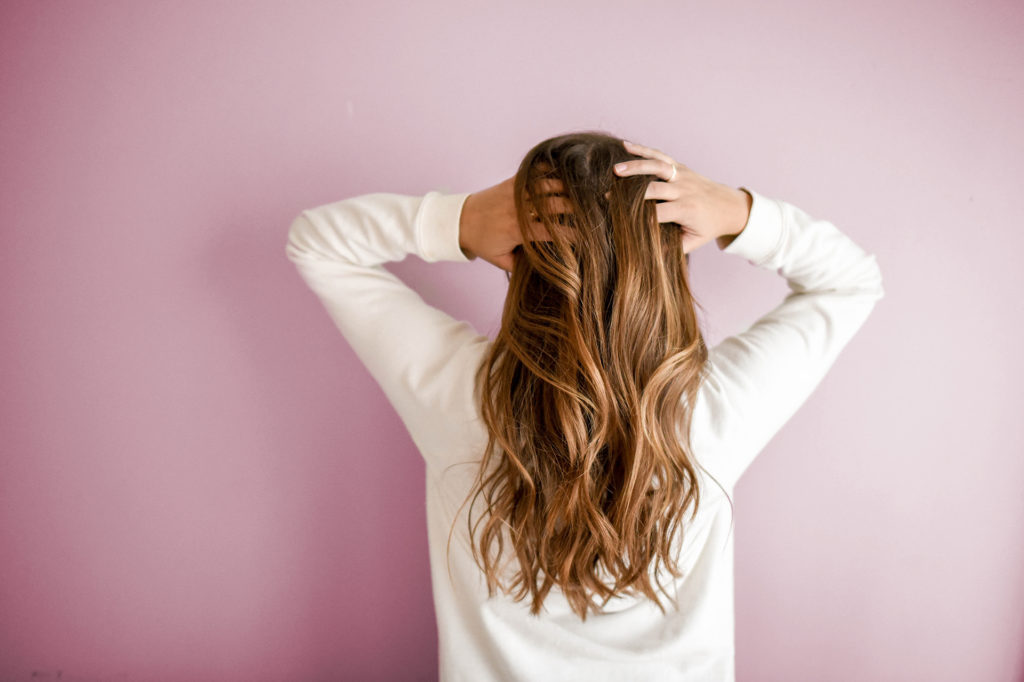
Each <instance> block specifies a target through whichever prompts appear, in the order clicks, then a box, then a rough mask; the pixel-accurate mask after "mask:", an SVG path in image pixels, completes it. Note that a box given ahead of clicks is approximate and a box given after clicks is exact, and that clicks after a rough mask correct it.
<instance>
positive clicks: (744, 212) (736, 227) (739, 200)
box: [715, 188, 754, 249]
mask: <svg viewBox="0 0 1024 682" xmlns="http://www.w3.org/2000/svg"><path fill="white" fill-rule="evenodd" d="M733 196H734V197H735V206H736V210H735V217H734V218H733V219H732V221H731V222H730V224H731V225H732V227H730V228H727V231H726V232H725V233H724V234H721V235H719V236H718V237H717V238H716V240H715V241H716V242H717V243H718V248H719V249H725V248H728V246H729V244H731V243H732V242H733V240H734V239H736V237H738V236H739V235H740V233H741V232H743V230H745V229H746V228H747V222H748V221H749V220H750V209H751V207H752V206H753V204H754V198H753V197H752V196H751V195H750V192H748V191H747V190H745V189H742V188H736V189H734V190H733Z"/></svg>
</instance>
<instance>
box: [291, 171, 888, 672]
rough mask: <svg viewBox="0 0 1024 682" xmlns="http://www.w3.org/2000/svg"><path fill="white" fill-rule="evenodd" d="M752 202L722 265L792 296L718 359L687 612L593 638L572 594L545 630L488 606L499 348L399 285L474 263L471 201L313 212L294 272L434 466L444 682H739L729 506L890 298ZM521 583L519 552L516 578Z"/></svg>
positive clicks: (811, 224) (642, 613)
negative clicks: (473, 506)
mask: <svg viewBox="0 0 1024 682" xmlns="http://www.w3.org/2000/svg"><path fill="white" fill-rule="evenodd" d="M744 189H745V191H747V192H748V193H749V194H750V196H751V199H752V202H751V206H750V212H749V218H748V220H747V223H746V225H745V226H744V228H743V229H742V231H741V232H740V233H739V235H738V236H737V237H735V238H734V239H733V240H732V241H731V243H729V244H728V245H727V246H725V248H723V249H722V251H723V252H724V253H726V254H728V255H735V256H740V257H742V258H744V259H746V260H748V261H749V262H750V263H751V264H753V265H757V266H759V267H761V268H764V269H766V270H770V271H773V272H777V273H778V274H779V275H781V276H783V277H784V278H786V280H787V282H788V284H789V288H790V291H789V293H788V294H787V296H786V297H785V298H784V300H783V301H782V302H780V303H779V304H778V305H777V306H776V307H775V308H774V309H773V310H771V311H769V312H768V313H766V314H765V315H764V316H762V317H761V318H760V319H758V320H757V321H756V322H755V323H754V324H753V325H751V326H750V327H749V328H748V329H747V330H745V331H744V332H742V333H740V334H736V335H734V336H730V337H728V338H726V339H725V340H723V341H722V342H721V343H719V344H718V345H717V346H715V347H714V348H711V349H710V352H709V354H708V361H707V371H706V374H705V377H704V380H703V381H702V383H701V384H700V386H699V390H698V392H697V393H696V400H695V402H694V404H693V406H692V422H691V426H690V430H689V433H688V434H683V433H679V437H680V439H683V437H684V436H686V435H688V436H689V439H690V443H691V446H692V454H693V455H694V458H695V461H696V463H697V464H698V465H699V467H698V480H699V484H700V488H701V495H702V499H701V504H700V506H699V508H698V510H697V515H696V517H695V518H693V519H692V520H689V519H688V520H687V522H686V524H685V526H684V533H683V536H682V537H683V541H682V545H681V546H679V547H678V554H677V555H676V558H677V560H678V568H679V569H681V571H680V573H681V575H680V576H679V577H677V578H672V579H671V580H669V581H668V582H664V583H663V584H665V585H666V586H667V588H668V592H669V593H670V594H671V596H672V597H673V598H674V599H675V600H676V602H677V603H675V604H672V603H668V604H667V608H666V611H665V613H662V611H661V610H660V609H659V607H658V606H657V605H656V604H654V602H652V601H651V600H649V599H647V598H646V597H642V596H641V597H628V596H627V597H615V598H613V599H611V600H610V601H609V602H608V603H607V604H605V607H604V608H603V610H602V612H600V613H597V614H591V615H589V616H588V617H587V618H586V619H585V620H583V619H581V618H580V617H579V616H578V614H577V612H576V610H575V609H573V608H572V605H571V604H570V601H569V600H567V599H566V598H565V597H564V595H563V594H561V593H560V591H559V590H558V589H557V588H556V589H552V590H551V592H549V593H548V594H547V597H546V598H545V600H544V602H543V608H542V609H541V611H540V613H538V614H537V615H533V614H531V613H530V608H529V603H528V602H523V601H517V600H515V599H513V598H512V597H510V596H509V595H507V594H504V593H502V592H500V591H499V592H498V593H497V594H495V595H493V596H490V597H489V596H488V589H487V584H486V581H485V576H484V574H483V573H482V572H481V570H480V567H479V565H478V563H477V562H476V561H475V560H474V558H473V556H472V549H471V548H472V545H471V543H472V538H471V537H470V533H469V530H468V528H467V524H466V523H465V520H466V518H467V517H466V514H467V512H468V511H469V508H468V505H463V502H464V501H466V496H467V494H468V492H469V491H471V490H472V489H473V487H474V481H475V480H476V477H477V474H478V472H479V469H480V462H481V457H482V454H483V452H484V451H485V449H486V445H487V440H488V439H487V436H488V432H487V429H486V428H484V424H483V422H482V420H481V415H480V405H481V397H482V396H481V395H480V392H479V383H478V382H477V381H476V371H477V370H478V369H479V367H480V365H481V363H482V362H483V359H484V358H485V357H486V356H487V353H488V351H489V350H490V349H491V344H492V343H493V342H492V341H491V340H490V339H489V338H488V337H486V336H483V335H481V334H479V333H478V332H477V331H476V330H475V329H473V327H472V326H471V325H470V324H468V323H467V322H464V321H460V320H456V319H454V318H452V317H450V316H449V315H447V314H446V313H444V312H443V311H441V310H439V309H437V308H434V307H432V306H429V305H427V304H426V303H424V302H423V300H422V299H421V298H420V297H419V295H418V294H416V293H415V292H414V291H412V290H411V289H409V288H408V287H406V286H405V285H404V283H402V282H401V281H400V280H399V279H398V278H397V277H395V276H394V275H392V274H391V273H390V272H388V271H387V270H385V269H384V268H383V267H381V266H382V264H383V263H385V262H388V261H397V260H402V259H403V258H404V257H405V256H406V255H407V254H410V253H412V254H415V255H417V256H419V257H420V258H422V259H423V260H425V261H428V262H434V261H440V260H451V261H456V262H467V261H469V260H470V258H469V257H467V255H466V254H465V253H464V252H463V251H462V249H461V248H460V241H459V232H460V214H461V211H462V208H463V205H464V203H465V201H466V198H467V197H468V196H469V195H468V194H445V193H440V192H429V193H428V194H426V195H424V196H407V195H398V194H388V193H377V194H370V195H363V196H359V197H353V198H350V199H345V200H342V201H338V202H335V203H332V204H326V205H323V206H319V207H316V208H313V209H309V210H306V211H303V212H302V214H301V215H300V216H299V217H297V218H296V220H295V221H294V222H293V224H292V226H291V230H290V233H289V240H288V245H287V254H288V257H289V258H291V260H292V261H293V262H294V263H295V264H296V266H297V267H298V268H299V271H300V273H301V274H302V276H303V278H304V279H305V280H306V282H307V284H309V286H310V287H311V288H312V289H313V290H314V292H315V293H316V294H317V295H318V296H319V297H320V299H321V300H322V302H323V303H324V305H325V307H326V309H327V311H328V313H329V314H330V316H331V317H332V319H333V320H334V321H335V323H336V325H337V326H338V328H339V330H340V331H341V332H342V333H343V334H344V335H345V337H346V338H347V339H348V340H349V342H350V343H351V345H352V347H353V349H354V350H355V352H356V353H357V355H358V356H359V358H360V359H361V360H362V361H363V362H364V363H365V364H366V366H367V368H368V370H369V371H370V372H371V374H372V375H373V376H374V378H375V379H376V380H377V381H378V383H379V384H380V385H381V387H382V389H383V390H384V392H385V394H386V395H387V397H388V399H389V400H390V401H391V403H392V405H393V406H394V407H395V409H396V411H397V412H398V414H399V416H400V417H401V419H402V420H403V423H404V424H405V425H406V427H407V428H408V430H409V433H410V435H411V436H412V438H413V441H414V442H415V444H416V445H417V447H418V448H419V450H420V452H421V454H422V455H423V457H424V459H425V461H426V463H427V480H426V484H427V514H428V531H429V541H430V557H431V571H432V583H433V591H434V602H435V608H436V612H437V622H438V632H439V644H440V664H441V672H442V679H445V680H459V679H466V680H491V679H493V680H509V679H523V680H546V679H551V680H574V679H579V680H600V679H624V678H625V679H631V680H645V679H650V680H655V679H657V680H702V681H708V680H730V679H732V678H733V667H732V666H733V580H732V574H733V571H732V568H733V552H732V533H731V520H732V516H731V500H730V499H729V498H728V497H727V495H726V493H729V494H731V492H732V490H733V488H734V486H735V484H736V482H737V480H738V479H739V477H740V476H741V475H742V473H743V472H744V471H745V470H746V468H747V467H748V466H749V464H750V462H751V461H752V459H753V458H754V457H755V456H756V455H757V453H758V452H760V451H761V450H762V449H763V447H764V445H765V444H766V443H767V442H768V440H769V439H770V438H771V437H772V436H773V435H774V434H775V433H776V432H777V431H778V430H779V429H780V428H781V427H782V425H783V424H784V423H785V422H786V421H787V420H788V419H789V417H790V416H791V415H792V414H793V413H794V412H795V411H796V409H797V408H798V407H799V406H800V405H801V404H803V402H804V401H805V400H806V399H807V398H808V396H809V395H810V394H811V392H812V391H813V390H814V388H815V387H816V386H817V385H818V383H819V382H820V380H821V379H822V377H823V376H824V374H825V373H826V372H827V371H828V369H829V368H830V367H831V365H832V363H833V362H834V360H835V358H836V357H837V355H838V353H839V352H840V350H841V349H842V348H843V347H844V346H845V345H846V343H847V342H848V341H849V340H850V338H851V337H852V336H853V334H854V333H855V332H856V331H857V330H858V329H859V328H860V327H861V325H862V324H863V322H864V321H865V320H866V318H867V316H868V314H869V313H870V312H871V310H872V308H873V307H874V304H875V303H876V301H877V300H878V299H880V298H881V297H882V296H883V295H884V292H883V290H882V286H881V274H880V270H879V268H878V266H877V263H876V262H875V258H874V256H872V255H869V254H866V253H865V252H864V251H863V250H862V249H861V248H860V247H859V246H857V245H856V244H855V243H854V242H853V241H851V240H850V239H849V238H848V237H846V236H845V235H844V234H842V233H841V232H840V231H839V230H838V229H837V228H836V227H835V226H834V225H832V224H831V223H829V222H827V221H822V220H815V219H813V218H811V217H810V216H808V215H807V214H806V213H804V212H803V211H801V210H800V209H798V208H796V207H795V206H792V205H791V204H788V203H786V202H784V201H780V200H775V199H771V198H768V197H765V196H763V195H760V194H758V193H756V192H754V191H752V190H749V189H746V188H744ZM719 246H720V248H721V246H722V245H721V244H720V245H719ZM449 539H450V544H449ZM509 542H511V539H509ZM506 548H507V549H508V544H506ZM516 568H517V566H516V562H515V559H514V556H513V555H512V554H511V551H510V552H509V555H508V557H507V560H506V561H505V563H504V567H503V572H504V573H505V574H506V575H513V574H514V573H515V571H516Z"/></svg>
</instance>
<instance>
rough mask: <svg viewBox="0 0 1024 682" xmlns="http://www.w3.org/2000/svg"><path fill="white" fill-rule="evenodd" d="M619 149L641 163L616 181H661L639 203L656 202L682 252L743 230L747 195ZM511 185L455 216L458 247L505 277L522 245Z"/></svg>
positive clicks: (541, 234)
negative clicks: (679, 236)
mask: <svg viewBox="0 0 1024 682" xmlns="http://www.w3.org/2000/svg"><path fill="white" fill-rule="evenodd" d="M623 145H624V146H625V148H626V151H628V152H630V153H631V154H635V155H636V156H643V157H646V158H643V159H634V160H632V161H626V162H624V164H623V165H624V169H623V170H621V171H620V170H619V168H618V166H616V168H615V170H614V172H615V173H616V174H617V175H618V176H620V177H626V176H628V175H654V176H656V177H658V178H660V179H661V180H662V181H661V182H659V181H651V183H650V184H648V186H647V192H646V194H645V195H644V198H645V199H655V200H660V203H658V204H657V206H656V213H657V219H658V222H660V223H664V222H675V223H679V224H680V225H682V226H683V230H684V235H683V253H690V252H691V251H693V250H695V249H697V248H699V247H700V246H702V245H704V244H706V243H707V242H709V241H711V240H712V239H715V240H717V243H718V247H719V248H720V249H724V248H725V247H727V246H728V245H729V244H730V243H731V242H732V240H733V239H735V238H736V236H737V235H738V234H739V233H740V232H742V231H743V229H744V227H745V226H746V224H747V219H748V217H749V215H750V207H751V205H752V202H753V199H752V197H751V196H750V194H748V193H747V192H745V191H743V190H741V189H736V188H732V187H729V186H727V185H723V184H722V183H719V182H715V181H713V180H710V179H708V178H706V177H704V176H702V175H700V174H698V173H696V172H694V171H692V170H690V169H689V168H687V167H686V166H684V165H683V164H681V163H677V162H676V161H675V160H673V159H672V158H671V157H670V156H668V155H667V154H665V153H663V152H660V151H658V150H656V149H653V148H651V147H644V146H642V145H636V144H633V143H631V142H624V143H623ZM673 168H674V169H675V176H674V177H673ZM514 181H515V178H514V177H511V178H508V179H506V180H503V181H501V182H499V183H498V184H496V185H493V186H491V187H488V188H487V189H484V190H481V191H479V192H474V193H472V194H470V195H469V196H468V197H466V201H465V202H464V203H463V206H462V213H461V215H460V216H459V246H460V247H461V248H462V251H463V253H465V254H466V257H467V258H471V259H472V258H477V257H479V258H483V259H484V260H485V261H487V262H488V263H490V264H492V265H494V266H495V267H498V268H501V269H502V270H505V271H507V272H512V268H513V267H514V266H515V254H513V250H514V249H515V248H516V247H517V246H519V245H520V244H522V242H523V239H522V233H521V232H520V228H519V222H518V218H517V215H516V207H515V201H514V193H513V192H514ZM540 188H541V189H543V191H544V192H545V193H557V192H562V191H563V190H564V187H563V186H562V183H561V182H560V181H558V180H546V181H542V184H541V187H540ZM547 201H549V202H550V203H549V207H550V210H551V211H552V212H554V213H557V212H566V213H567V212H570V211H571V207H569V206H568V202H567V201H566V200H565V199H564V198H561V197H557V196H549V197H547ZM531 220H532V221H533V225H534V231H535V233H536V234H537V237H538V239H540V240H545V239H551V235H550V234H549V233H548V232H547V230H546V229H545V227H544V225H543V223H542V222H540V220H539V219H538V218H536V217H532V216H531Z"/></svg>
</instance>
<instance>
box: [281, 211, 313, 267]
mask: <svg viewBox="0 0 1024 682" xmlns="http://www.w3.org/2000/svg"><path fill="white" fill-rule="evenodd" d="M312 235H313V223H311V222H310V220H309V217H308V216H307V215H306V212H305V211H302V212H301V213H299V215H297V216H295V218H294V219H293V220H292V222H291V225H290V226H289V227H288V238H287V241H286V242H285V248H284V252H285V255H286V256H287V257H288V259H289V260H291V261H292V262H298V261H300V260H305V259H309V258H310V257H313V256H314V255H315V254H314V250H313V248H312V243H313V240H312V239H311V237H312Z"/></svg>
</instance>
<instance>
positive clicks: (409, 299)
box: [285, 192, 489, 461]
mask: <svg viewBox="0 0 1024 682" xmlns="http://www.w3.org/2000/svg"><path fill="white" fill-rule="evenodd" d="M467 196H468V195H467V194H443V193H440V192H429V193H427V194H426V195H425V196H407V195H402V194H390V193H375V194H365V195H362V196H356V197H351V198H348V199H343V200H341V201H336V202H334V203H330V204H324V205H322V206H318V207H315V208H310V209H306V210H304V211H302V212H301V213H300V214H299V215H298V216H297V217H296V218H295V220H294V221H293V222H292V224H291V227H290V229H289V231H288V241H287V245H286V248H285V253H286V254H287V256H288V258H289V259H290V260H291V261H292V262H293V263H294V264H295V266H296V268H297V269H298V271H299V274H300V275H301V276H302V278H303V279H304V280H305V282H306V284H307V285H308V286H309V287H310V289H312V290H313V292H314V293H315V294H316V295H317V296H318V297H319V299H320V301H321V302H322V304H323V306H324V308H326V310H327V313H328V314H329V316H330V317H331V319H332V320H333V321H334V323H335V325H336V326H337V328H338V330H340V331H341V333H342V335H343V336H344V337H345V338H346V340H347V341H348V342H349V344H350V345H351V346H352V349H353V350H354V351H355V353H356V355H357V357H358V358H359V359H360V360H361V361H362V362H363V364H364V365H365V366H366V368H367V369H368V370H369V372H370V374H371V375H372V376H373V378H374V379H375V380H376V381H377V383H378V384H379V385H380V387H381V389H382V390H383V391H384V393H385V395H386V396H387V398H388V400H389V401H390V402H391V404H392V405H393V406H394V408H395V410H396V411H397V412H398V415H399V417H401V419H402V422H403V423H404V424H405V426H406V428H407V429H408V431H409V434H410V435H411V437H412V439H413V441H414V442H415V443H416V445H417V446H418V447H419V449H420V451H421V452H422V453H423V454H424V457H426V458H427V459H428V461H429V459H430V458H432V457H435V456H436V457H441V456H443V455H450V454H452V453H451V452H450V450H451V449H450V448H449V444H450V442H452V441H454V442H461V440H462V436H461V435H456V436H454V437H453V435H452V431H453V430H456V429H459V428H462V427H463V426H464V425H465V424H467V423H469V422H470V421H471V418H472V417H473V416H475V412H474V411H473V409H474V408H473V396H472V394H471V391H472V381H471V379H470V377H469V375H468V373H469V372H472V371H473V370H474V369H475V367H476V365H477V364H478V362H479V357H480V355H481V354H482V353H483V350H484V348H485V347H486V345H487V344H488V343H489V339H488V337H486V336H483V335H481V334H479V333H478V332H477V331H476V330H475V329H474V328H473V327H472V325H470V324H469V323H468V322H465V321H461V320H457V319H454V318H452V317H451V316H450V315H448V314H447V313H445V312H444V311H442V310H439V309H437V308H435V307H433V306H430V305H428V304H427V303H426V302H424V301H423V299H422V298H421V297H420V295H419V294H418V293H416V292H415V291H414V290H412V289H411V288H409V287H408V286H407V285H406V284H405V283H404V282H402V281H401V280H400V279H399V278H398V277H396V276H395V275H394V274H392V273H391V272H389V271H388V270H386V269H385V268H384V267H383V264H384V263H387V262H396V261H401V260H403V259H405V257H406V256H407V255H408V254H413V255H415V256H418V257H419V258H421V259H423V260H424V261H427V262H437V261H455V262H467V261H468V260H470V259H469V257H468V256H467V255H466V254H465V253H463V251H462V250H461V249H460V247H459V215H460V213H461V210H462V206H463V203H464V201H465V199H466V197H467ZM460 415H463V416H465V419H464V420H461V419H460Z"/></svg>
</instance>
